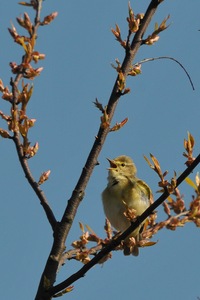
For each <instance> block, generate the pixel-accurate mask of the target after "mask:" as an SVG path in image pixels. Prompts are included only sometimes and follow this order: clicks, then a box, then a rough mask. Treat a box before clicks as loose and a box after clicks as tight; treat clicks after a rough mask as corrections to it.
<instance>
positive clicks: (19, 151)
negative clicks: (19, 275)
mask: <svg viewBox="0 0 200 300" xmlns="http://www.w3.org/2000/svg"><path fill="white" fill-rule="evenodd" d="M37 3H38V8H37V9H36V18H35V25H34V26H33V35H36V32H37V28H38V26H39V22H40V20H39V18H40V11H41V3H42V0H38V1H37ZM23 62H24V57H23V58H22V63H21V66H22V67H21V71H19V72H18V74H17V75H16V76H15V79H14V80H13V79H11V82H10V84H11V86H12V94H13V100H12V109H13V111H18V105H17V102H18V93H19V92H18V85H19V82H20V80H21V79H22V78H23V74H22V70H23ZM12 139H13V141H14V143H15V146H16V150H17V154H18V157H19V161H20V164H21V166H22V169H23V171H24V174H25V177H26V179H27V180H28V182H29V184H30V186H31V187H32V189H33V190H34V192H35V193H36V195H37V196H38V198H39V200H40V203H41V205H42V207H43V208H44V211H45V213H46V216H47V218H48V221H49V223H50V224H51V227H52V229H53V230H54V229H55V227H56V224H57V220H56V218H55V216H54V214H53V211H52V210H51V208H50V206H49V204H48V201H47V199H46V197H45V194H44V192H43V191H42V190H41V189H40V187H39V185H38V183H37V182H36V181H35V179H34V177H33V176H32V174H31V171H30V168H29V165H28V161H27V158H26V157H25V156H24V153H23V147H22V145H21V141H20V133H19V131H18V130H14V135H13V138H12Z"/></svg>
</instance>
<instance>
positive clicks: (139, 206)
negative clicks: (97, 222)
mask: <svg viewBox="0 0 200 300" xmlns="http://www.w3.org/2000/svg"><path fill="white" fill-rule="evenodd" d="M108 161H109V163H110V168H108V170H109V172H108V185H107V187H106V188H105V190H104V191H103V193H102V201H103V208H104V212H105V215H106V217H107V219H108V220H109V221H110V223H111V225H112V226H113V227H114V228H115V229H116V230H118V231H121V232H123V231H125V230H126V229H127V228H128V227H129V226H130V225H131V221H129V219H128V218H127V216H126V215H125V213H126V212H127V210H128V209H130V210H134V214H135V216H140V215H141V214H142V213H143V212H144V211H145V210H146V209H147V208H148V207H149V205H150V204H151V203H152V201H151V200H152V192H151V189H150V188H149V186H148V185H147V184H146V183H145V182H144V181H142V180H140V179H138V178H137V177H136V172H137V169H136V167H135V164H134V163H133V161H132V159H131V158H130V157H128V156H126V155H121V156H119V157H116V158H115V159H108ZM142 226H143V224H141V225H140V226H139V227H138V228H137V229H136V230H134V231H133V233H131V234H130V235H129V237H128V238H127V239H126V240H125V245H126V244H127V245H128V244H129V245H130V243H129V241H130V238H131V237H134V238H135V240H136V241H139V239H140V238H139V233H140V231H141V230H142ZM130 253H132V254H133V255H135V256H137V255H138V253H139V250H138V247H137V246H133V247H130V246H127V247H126V246H125V248H124V254H125V255H128V254H130Z"/></svg>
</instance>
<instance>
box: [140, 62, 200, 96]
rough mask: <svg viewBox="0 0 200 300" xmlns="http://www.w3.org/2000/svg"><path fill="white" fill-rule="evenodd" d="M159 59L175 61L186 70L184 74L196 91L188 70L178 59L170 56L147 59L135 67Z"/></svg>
mask: <svg viewBox="0 0 200 300" xmlns="http://www.w3.org/2000/svg"><path fill="white" fill-rule="evenodd" d="M158 59H170V60H173V61H175V62H176V63H177V64H178V65H179V66H180V67H181V68H182V69H183V70H184V72H185V73H186V76H187V77H188V79H189V81H190V84H191V86H192V89H193V90H195V88H194V84H193V82H192V79H191V77H190V75H189V73H188V72H187V70H186V68H185V67H184V66H183V65H182V64H181V63H180V62H179V61H178V60H177V59H175V58H173V57H170V56H159V57H151V58H145V59H142V60H141V61H139V62H138V63H136V64H135V65H137V64H143V63H146V62H149V61H154V60H158Z"/></svg>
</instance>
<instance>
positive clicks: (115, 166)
mask: <svg viewBox="0 0 200 300" xmlns="http://www.w3.org/2000/svg"><path fill="white" fill-rule="evenodd" d="M107 160H108V161H109V163H110V167H109V168H108V170H109V174H110V175H111V176H113V177H116V176H118V175H119V176H125V177H132V176H135V175H136V172H137V169H136V166H135V164H134V163H133V161H132V159H131V158H130V157H129V156H126V155H121V156H118V157H116V158H114V159H109V158H107Z"/></svg>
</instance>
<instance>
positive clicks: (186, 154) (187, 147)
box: [183, 132, 195, 166]
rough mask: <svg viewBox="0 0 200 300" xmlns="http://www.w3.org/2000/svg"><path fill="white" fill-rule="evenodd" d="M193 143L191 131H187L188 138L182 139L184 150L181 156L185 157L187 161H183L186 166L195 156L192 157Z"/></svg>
mask: <svg viewBox="0 0 200 300" xmlns="http://www.w3.org/2000/svg"><path fill="white" fill-rule="evenodd" d="M194 145H195V140H194V138H193V136H192V135H191V133H189V132H188V139H187V140H186V139H184V148H185V151H186V152H183V156H184V157H186V158H187V161H186V162H185V164H186V166H190V165H191V163H192V162H193V161H194V160H195V157H193V150H194Z"/></svg>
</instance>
